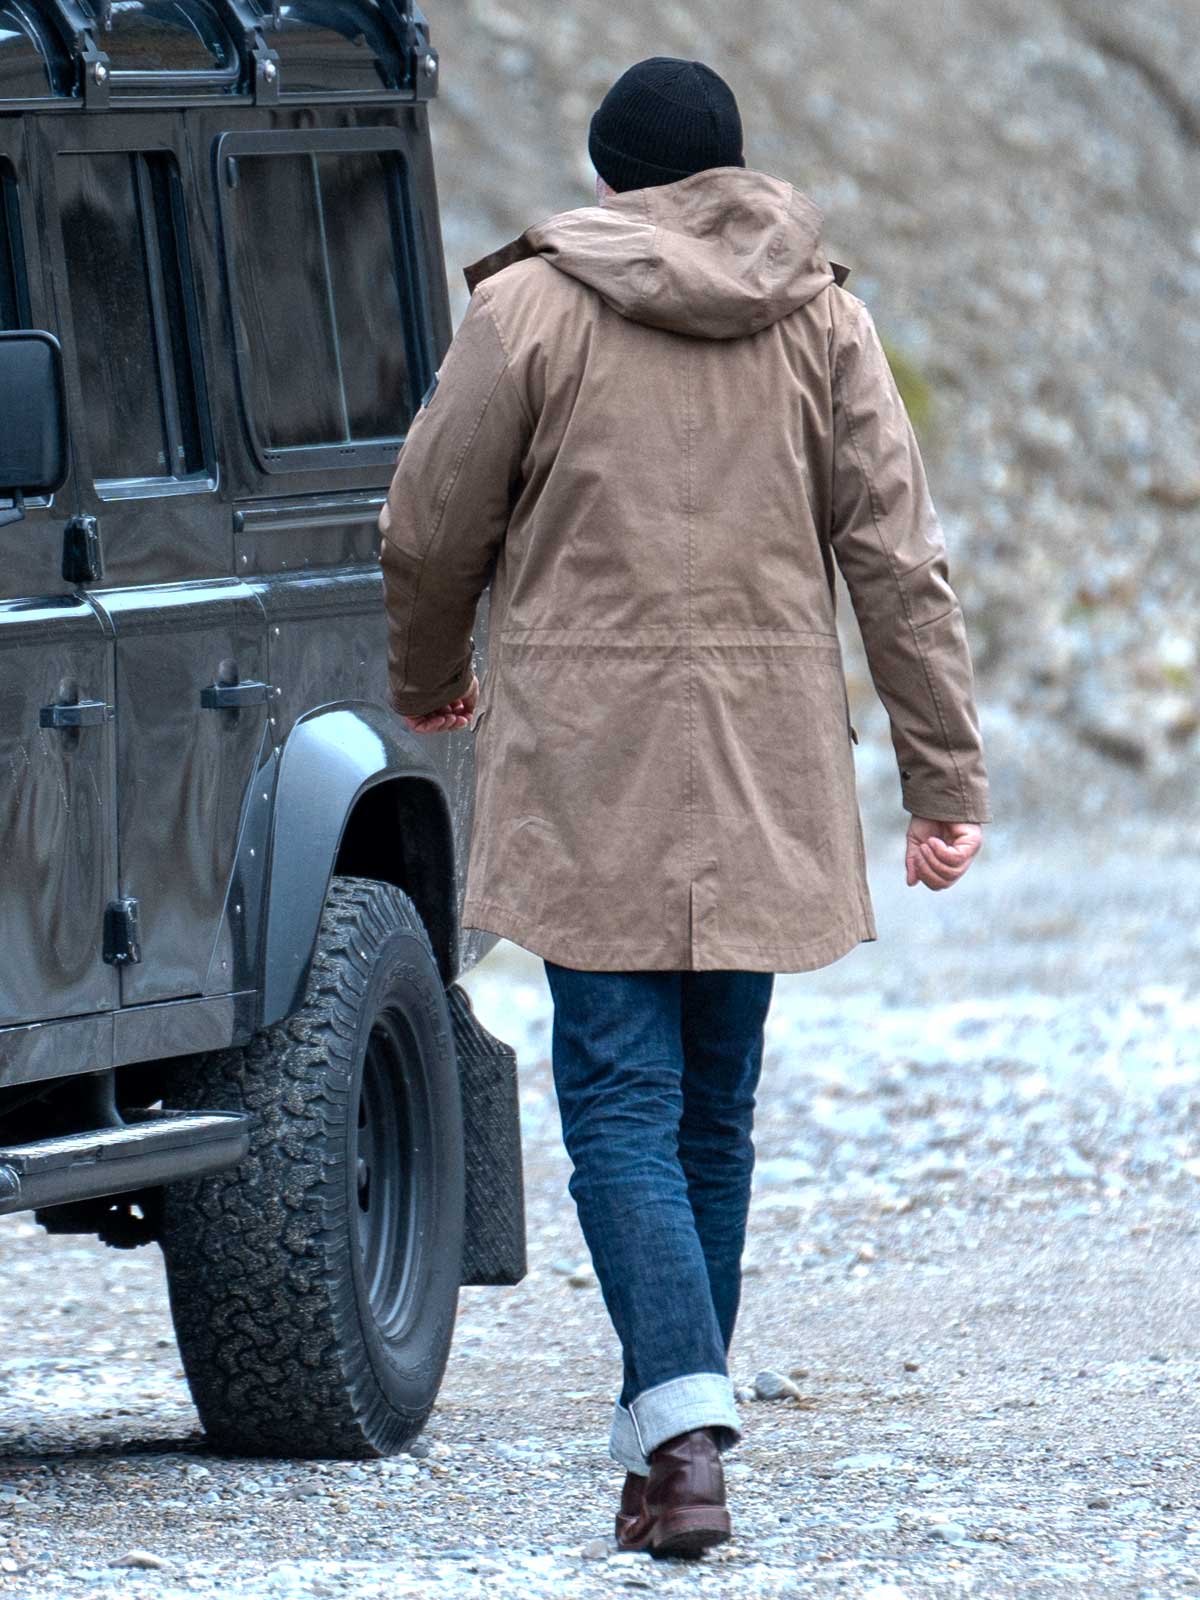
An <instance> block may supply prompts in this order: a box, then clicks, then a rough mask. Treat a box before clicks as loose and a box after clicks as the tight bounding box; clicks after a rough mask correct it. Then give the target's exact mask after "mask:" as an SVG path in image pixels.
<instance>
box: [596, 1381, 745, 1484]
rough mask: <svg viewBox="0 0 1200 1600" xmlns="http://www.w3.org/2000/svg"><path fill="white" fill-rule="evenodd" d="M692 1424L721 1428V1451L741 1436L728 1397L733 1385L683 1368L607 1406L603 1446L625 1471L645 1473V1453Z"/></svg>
mask: <svg viewBox="0 0 1200 1600" xmlns="http://www.w3.org/2000/svg"><path fill="white" fill-rule="evenodd" d="M693 1428H721V1429H723V1430H725V1431H724V1433H723V1434H722V1435H718V1440H719V1443H720V1447H721V1449H723V1450H727V1449H729V1447H730V1446H731V1445H735V1444H737V1443H738V1441H739V1440H740V1439H741V1437H742V1425H741V1419H740V1417H739V1416H738V1412H737V1405H736V1404H735V1402H734V1398H733V1384H732V1383H731V1382H730V1380H729V1379H728V1378H727V1377H726V1376H725V1375H724V1374H723V1373H720V1372H689V1373H687V1374H686V1375H685V1376H684V1377H682V1378H669V1379H668V1380H667V1382H666V1383H656V1384H655V1385H654V1387H653V1388H651V1389H643V1390H642V1392H641V1394H639V1395H637V1396H636V1397H635V1398H634V1399H633V1400H631V1401H630V1402H629V1405H628V1406H623V1405H622V1404H621V1403H620V1401H617V1403H616V1405H615V1406H614V1407H613V1420H612V1432H611V1433H610V1435H609V1440H608V1450H609V1454H610V1455H611V1456H612V1458H613V1459H614V1461H618V1462H620V1464H621V1466H623V1467H624V1468H625V1469H626V1471H627V1472H639V1473H642V1474H643V1475H645V1474H646V1473H648V1472H649V1471H650V1460H649V1458H650V1454H651V1452H652V1451H654V1450H657V1449H658V1447H659V1445H660V1444H663V1443H665V1441H666V1440H667V1439H674V1438H675V1437H676V1435H677V1434H681V1433H689V1432H690V1431H691V1430H692V1429H693Z"/></svg>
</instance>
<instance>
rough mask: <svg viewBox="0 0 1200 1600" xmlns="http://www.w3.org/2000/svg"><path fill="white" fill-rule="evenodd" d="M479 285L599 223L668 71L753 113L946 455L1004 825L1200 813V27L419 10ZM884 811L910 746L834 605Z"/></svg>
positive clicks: (450, 236)
mask: <svg viewBox="0 0 1200 1600" xmlns="http://www.w3.org/2000/svg"><path fill="white" fill-rule="evenodd" d="M425 9H426V11H427V12H428V14H429V16H430V22H431V26H432V30H433V38H434V42H435V43H436V45H437V46H438V48H439V50H440V52H441V58H442V86H441V93H440V99H439V100H438V101H437V102H436V103H435V104H434V106H433V111H432V124H433V130H434V145H435V150H436V154H437V158H438V162H439V174H440V186H441V187H440V192H441V203H442V211H443V224H444V234H445V241H446V252H447V267H448V272H449V276H450V284H451V292H452V295H453V296H454V312H455V318H456V320H457V318H458V317H460V316H461V314H462V312H463V310H464V309H465V306H466V299H467V296H466V290H465V287H464V285H463V282H462V267H463V266H464V265H465V264H466V263H468V262H470V261H472V260H474V259H475V258H476V257H478V256H480V255H482V254H484V253H485V252H486V251H488V250H490V249H493V248H495V247H496V246H497V245H499V244H501V243H503V242H505V241H507V240H508V239H509V238H511V237H513V236H515V235H516V234H517V233H519V232H520V231H521V229H522V228H524V227H525V226H527V225H528V224H529V223H531V222H534V221H537V220H539V219H541V218H543V217H545V216H548V215H550V214H551V213H553V212H555V211H558V210H562V209H564V208H567V207H571V206H578V205H586V204H590V203H591V202H592V199H593V182H594V175H593V171H592V167H591V164H590V162H589V161H588V158H587V150H586V135H587V123H588V119H589V117H590V115H591V112H592V110H593V108H594V107H595V105H596V103H597V102H598V100H599V98H600V97H601V96H602V95H603V93H604V91H605V90H606V89H607V87H608V85H609V84H610V83H611V82H612V80H613V79H614V78H615V77H616V76H617V75H618V74H619V73H620V72H621V71H623V70H624V69H625V67H627V66H628V65H630V64H631V63H632V62H633V61H636V60H638V59H640V58H641V57H643V56H648V55H656V54H663V55H681V56H687V57H691V58H698V59H703V60H706V61H708V62H709V63H710V64H711V65H713V66H714V67H715V68H716V69H717V70H718V71H719V72H721V73H722V75H723V76H725V77H726V78H727V79H728V80H729V82H730V83H731V84H732V86H733V88H734V90H735V92H736V93H737V95H738V99H739V102H740V104H741V107H742V114H743V120H744V123H745V126H746V155H747V161H748V163H749V164H750V165H752V166H757V167H759V168H760V169H762V170H765V171H768V172H771V173H774V174H775V175H777V176H780V177H784V178H787V179H789V180H790V181H791V182H793V183H795V184H796V185H797V187H799V188H800V189H802V190H803V191H804V192H805V193H807V194H808V195H809V196H810V197H811V198H812V199H813V200H815V201H816V203H817V204H818V205H819V206H820V207H821V208H822V210H823V211H824V213H825V219H826V221H825V242H826V247H827V249H828V252H829V254H830V255H832V256H833V257H834V259H836V260H839V261H842V262H845V263H846V264H847V265H848V266H849V267H850V268H851V278H850V280H849V282H848V287H849V288H850V289H852V290H854V292H855V293H857V294H858V295H860V296H861V297H862V298H863V299H864V300H865V301H866V302H867V303H868V305H869V306H870V307H871V309H872V312H873V314H874V316H875V319H876V321H877V323H878V325H879V327H880V330H881V333H882V334H883V336H884V338H885V341H886V342H887V344H888V348H889V351H890V353H891V355H892V358H893V363H894V366H895V369H896V372H897V376H898V378H899V379H900V381H901V383H902V386H903V387H904V390H905V393H906V395H907V397H908V400H909V404H910V409H911V410H912V413H913V416H914V419H915V420H916V421H917V423H918V426H919V430H920V433H921V437H922V441H923V447H924V451H925V456H926V463H927V466H928V469H929V474H930V479H931V484H932V488H933V493H934V499H935V501H936V503H937V505H938V508H939V510H940V512H941V515H942V520H943V523H944V525H945V529H946V537H947V542H948V546H949V551H950V570H951V577H952V580H953V582H954V584H955V587H956V588H957V590H958V593H959V595H960V597H961V599H962V602H963V606H964V609H965V611H966V613H967V620H968V629H969V635H970V638H971V641H972V649H973V652H974V660H975V668H976V679H977V691H978V697H979V705H980V717H981V723H982V726H983V732H984V738H985V742H986V748H987V753H988V760H989V769H990V772H991V777H992V782H993V796H994V810H995V813H996V817H997V820H1001V819H1004V820H1008V821H1012V820H1013V819H1014V818H1015V817H1016V816H1018V815H1029V814H1036V813H1038V812H1042V811H1045V812H1049V813H1053V812H1055V811H1060V810H1062V809H1063V808H1064V807H1066V808H1071V809H1074V808H1077V807H1078V808H1082V810H1083V811H1084V813H1085V814H1090V815H1092V816H1096V815H1098V814H1099V813H1102V812H1105V811H1108V810H1114V809H1115V810H1118V811H1122V812H1126V813H1133V812H1136V811H1137V810H1139V809H1141V808H1144V807H1146V806H1151V807H1154V808H1155V809H1159V810H1162V811H1164V812H1167V813H1173V812H1180V813H1181V814H1182V812H1184V811H1186V810H1187V809H1188V808H1191V809H1192V811H1193V812H1194V811H1195V809H1196V802H1195V800H1194V796H1195V794H1196V790H1197V779H1198V777H1200V629H1198V624H1197V615H1198V601H1200V310H1198V307H1200V27H1197V25H1196V24H1197V12H1196V7H1195V0H1138V4H1137V5H1136V6H1130V5H1127V4H1120V3H1118V0H923V3H922V4H920V5H916V6H906V7H899V6H896V5H894V4H892V3H890V0H841V3H839V4H837V5H833V4H822V5H807V6H797V5H795V4H793V3H792V0H743V3H742V4H740V5H736V6H732V5H729V4H728V3H727V0H690V3H688V4H683V3H681V0H644V3H643V4H641V5H639V6H637V7H630V8H621V7H616V6H613V5H611V4H610V3H607V0H569V3H566V4H550V3H548V0H541V3H533V0H505V3H498V0H425ZM839 610H840V614H841V619H842V626H843V637H844V643H845V649H846V660H847V672H848V677H849V681H850V692H851V702H852V708H853V714H854V720H855V724H856V726H857V728H858V731H859V734H860V739H861V744H860V745H859V748H858V753H857V761H858V773H859V784H860V793H861V796H862V800H863V803H864V806H868V807H872V808H874V807H875V806H877V805H886V806H887V807H888V808H890V809H891V810H893V811H894V810H895V808H896V806H897V805H898V801H899V783H898V780H897V777H896V770H895V760H894V757H893V755H892V751H891V746H890V741H889V739H888V733H887V719H886V717H885V715H884V713H883V710H882V707H881V706H880V705H879V703H878V701H877V700H876V699H875V697H874V694H873V692H872V690H871V686H870V679H869V676H868V674H867V672H866V667H865V662H864V660H863V657H862V654H861V649H860V646H859V641H858V634H857V629H856V627H855V625H854V622H853V615H852V612H851V609H850V605H849V598H848V595H847V594H846V592H845V591H844V589H843V590H841V593H840V595H839Z"/></svg>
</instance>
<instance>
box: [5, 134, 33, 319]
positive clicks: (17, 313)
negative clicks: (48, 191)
mask: <svg viewBox="0 0 1200 1600" xmlns="http://www.w3.org/2000/svg"><path fill="white" fill-rule="evenodd" d="M28 326H29V292H28V288H27V286H26V282H25V247H24V244H23V243H22V240H21V213H20V211H19V210H18V209H17V180H16V178H15V176H14V175H13V172H12V169H11V168H10V167H8V166H6V164H5V163H4V162H3V161H0V328H4V329H9V330H11V329H13V328H27V327H28Z"/></svg>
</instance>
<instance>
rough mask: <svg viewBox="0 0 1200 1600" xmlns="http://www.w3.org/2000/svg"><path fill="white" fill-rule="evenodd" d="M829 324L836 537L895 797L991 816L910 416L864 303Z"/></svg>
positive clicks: (945, 813) (971, 817)
mask: <svg viewBox="0 0 1200 1600" xmlns="http://www.w3.org/2000/svg"><path fill="white" fill-rule="evenodd" d="M845 300H846V302H848V303H849V307H850V309H849V311H848V312H847V313H843V316H842V318H841V319H840V320H839V322H838V324H837V325H836V327H835V334H834V338H835V345H834V350H833V462H834V473H833V476H834V481H833V487H832V499H831V505H832V526H831V529H830V534H831V543H832V546H833V551H834V555H835V557H836V559H837V562H838V566H839V568H840V569H841V572H842V575H843V577H844V578H845V580H846V587H847V589H848V590H849V592H850V598H851V601H852V603H853V606H854V614H855V616H856V618H857V619H858V626H859V630H860V632H861V634H862V639H863V645H864V647H865V649H866V653H867V664H868V667H869V670H870V673H871V680H872V682H873V683H874V685H875V689H876V692H877V693H878V695H879V698H880V699H881V700H882V702H883V704H884V707H885V708H886V710H887V713H888V717H889V719H890V722H891V735H892V747H893V749H894V750H895V752H896V759H897V762H898V763H899V767H900V787H901V803H902V805H903V806H904V809H905V810H906V811H909V812H911V813H912V814H913V815H915V816H921V817H929V818H932V819H935V820H937V821H941V822H955V821H958V822H990V821H991V820H992V817H991V811H990V808H989V797H988V779H987V771H986V767H985V765H984V759H983V748H982V743H981V739H980V731H979V718H978V713H977V710H976V706H975V698H974V694H975V690H974V675H973V670H972V665H971V656H970V651H969V649H968V646H967V638H966V631H965V628H964V624H963V614H962V607H961V606H960V604H959V601H958V597H957V595H956V594H955V592H954V590H953V588H952V587H951V585H950V577H949V572H948V567H947V555H946V542H945V537H944V534H943V531H942V527H941V524H940V522H939V519H938V515H937V512H936V510H935V509H934V506H933V502H932V500H931V498H930V494H929V487H928V483H927V481H926V477H925V468H924V465H923V463H922V461H921V454H920V450H919V449H918V446H917V440H916V436H915V434H914V432H913V428H912V423H911V421H910V419H909V416H908V413H907V411H906V409H905V406H904V401H903V399H902V398H901V395H900V391H899V389H898V388H897V386H896V380H895V378H894V376H893V374H892V370H891V367H890V366H889V364H888V360H887V356H886V354H885V353H884V349H883V345H882V344H881V342H880V339H879V335H878V332H877V331H876V328H875V324H874V321H873V319H872V317H871V313H870V311H869V310H868V309H867V307H866V306H865V305H864V304H863V303H862V301H860V300H857V299H856V298H855V297H852V296H849V295H847V296H845Z"/></svg>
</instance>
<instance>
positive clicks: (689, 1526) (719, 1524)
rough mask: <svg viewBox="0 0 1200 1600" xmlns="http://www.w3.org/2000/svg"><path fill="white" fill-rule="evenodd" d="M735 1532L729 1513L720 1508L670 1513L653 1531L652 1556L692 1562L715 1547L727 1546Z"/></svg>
mask: <svg viewBox="0 0 1200 1600" xmlns="http://www.w3.org/2000/svg"><path fill="white" fill-rule="evenodd" d="M732 1531H733V1530H732V1526H731V1524H730V1520H729V1513H728V1511H725V1510H723V1509H722V1507H720V1506H697V1507H695V1508H694V1509H692V1508H686V1509H682V1510H679V1511H668V1512H665V1513H664V1514H663V1515H662V1516H661V1517H659V1518H658V1520H657V1521H656V1522H655V1524H654V1526H653V1528H652V1529H651V1533H650V1543H649V1549H650V1554H651V1555H652V1556H654V1557H656V1558H657V1559H658V1560H662V1559H664V1558H670V1557H674V1558H676V1559H678V1560H690V1559H693V1558H694V1557H696V1556H699V1555H703V1553H704V1551H705V1550H708V1549H711V1548H712V1546H713V1545H715V1544H724V1543H725V1541H726V1540H727V1539H728V1538H729V1537H730V1535H731V1533H732Z"/></svg>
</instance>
